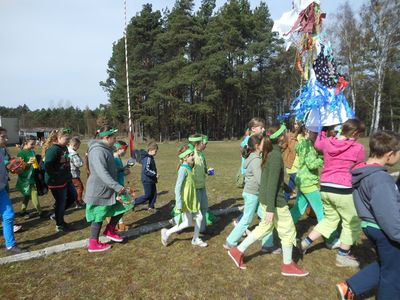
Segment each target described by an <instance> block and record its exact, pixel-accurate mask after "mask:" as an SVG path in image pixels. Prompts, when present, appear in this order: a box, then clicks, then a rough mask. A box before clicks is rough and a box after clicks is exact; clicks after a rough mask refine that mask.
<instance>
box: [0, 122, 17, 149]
mask: <svg viewBox="0 0 400 300" xmlns="http://www.w3.org/2000/svg"><path fill="white" fill-rule="evenodd" d="M0 127H3V128H5V129H7V136H8V144H9V145H15V144H20V136H19V121H18V118H5V117H2V116H0Z"/></svg>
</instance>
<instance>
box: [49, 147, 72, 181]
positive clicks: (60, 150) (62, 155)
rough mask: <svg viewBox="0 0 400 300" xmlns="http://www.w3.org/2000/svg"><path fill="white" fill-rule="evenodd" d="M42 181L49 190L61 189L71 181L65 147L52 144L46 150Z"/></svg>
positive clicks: (67, 154) (67, 153)
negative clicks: (43, 180) (44, 171)
mask: <svg viewBox="0 0 400 300" xmlns="http://www.w3.org/2000/svg"><path fill="white" fill-rule="evenodd" d="M44 168H45V170H46V173H45V176H44V179H45V181H46V184H47V185H48V186H49V188H62V187H64V186H65V185H66V184H67V182H69V181H72V175H71V165H70V160H69V152H68V148H67V147H66V146H60V145H58V144H53V145H51V147H50V148H49V149H47V150H46V154H45V160H44Z"/></svg>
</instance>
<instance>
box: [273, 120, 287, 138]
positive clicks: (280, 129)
mask: <svg viewBox="0 0 400 300" xmlns="http://www.w3.org/2000/svg"><path fill="white" fill-rule="evenodd" d="M285 130H286V125H285V124H282V125H281V127H280V128H279V129H278V130H277V131H275V132H274V133H273V134H271V136H270V137H269V138H270V139H271V140H275V139H277V138H278V137H280V136H281V134H282V133H283V132H284V131H285Z"/></svg>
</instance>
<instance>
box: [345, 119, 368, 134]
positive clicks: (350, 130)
mask: <svg viewBox="0 0 400 300" xmlns="http://www.w3.org/2000/svg"><path fill="white" fill-rule="evenodd" d="M364 131H365V123H364V122H363V121H361V120H359V119H348V120H347V121H346V122H344V123H343V126H342V133H341V134H342V135H343V136H345V137H346V138H348V139H350V138H354V137H355V136H357V135H358V134H360V133H363V132H364Z"/></svg>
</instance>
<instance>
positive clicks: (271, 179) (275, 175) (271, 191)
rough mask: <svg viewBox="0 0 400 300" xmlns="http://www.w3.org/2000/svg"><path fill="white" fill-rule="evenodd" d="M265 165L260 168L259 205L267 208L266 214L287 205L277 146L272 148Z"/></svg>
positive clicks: (281, 165) (279, 151)
mask: <svg viewBox="0 0 400 300" xmlns="http://www.w3.org/2000/svg"><path fill="white" fill-rule="evenodd" d="M272 147H273V148H272V151H271V152H270V153H269V154H268V159H267V163H266V164H265V165H264V166H263V167H262V172H261V184H260V194H259V201H260V203H262V204H264V205H266V206H267V211H268V212H275V210H276V207H284V206H285V205H287V203H286V201H285V199H284V198H283V160H282V154H281V149H280V147H279V146H278V145H273V146H272Z"/></svg>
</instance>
